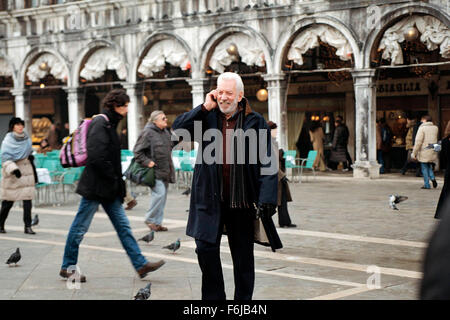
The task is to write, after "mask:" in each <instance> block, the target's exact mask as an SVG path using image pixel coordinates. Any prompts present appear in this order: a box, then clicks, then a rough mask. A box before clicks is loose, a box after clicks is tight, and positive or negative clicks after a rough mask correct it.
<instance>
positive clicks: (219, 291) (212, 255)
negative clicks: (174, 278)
mask: <svg viewBox="0 0 450 320" xmlns="http://www.w3.org/2000/svg"><path fill="white" fill-rule="evenodd" d="M224 225H225V228H226V234H227V236H228V245H229V247H230V251H231V258H232V259H233V273H234V287H235V289H234V300H251V299H252V296H253V288H254V285H255V259H254V256H253V241H254V220H253V218H252V217H251V215H250V214H249V213H248V212H246V211H244V210H236V209H233V210H231V209H228V208H223V207H222V217H221V223H220V227H219V236H218V237H217V240H216V242H215V243H209V242H206V241H202V240H198V239H196V240H195V243H196V245H197V249H196V250H195V252H196V253H197V258H198V263H199V265H200V269H201V270H202V300H225V299H226V296H225V285H224V281H223V273H222V263H221V261H220V240H221V238H222V230H223V226H224Z"/></svg>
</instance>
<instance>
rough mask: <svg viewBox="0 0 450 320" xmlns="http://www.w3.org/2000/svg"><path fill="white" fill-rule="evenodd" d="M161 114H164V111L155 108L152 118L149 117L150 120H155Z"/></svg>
mask: <svg viewBox="0 0 450 320" xmlns="http://www.w3.org/2000/svg"><path fill="white" fill-rule="evenodd" d="M160 114H164V111H161V110H155V111H153V112H152V113H151V115H150V118H148V122H155V121H156V119H157V118H158V116H159V115H160Z"/></svg>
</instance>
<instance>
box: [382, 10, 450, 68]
mask: <svg viewBox="0 0 450 320" xmlns="http://www.w3.org/2000/svg"><path fill="white" fill-rule="evenodd" d="M413 26H416V28H417V29H418V30H419V32H420V33H421V36H420V41H422V43H424V44H425V45H426V46H427V49H428V50H430V51H432V50H436V49H437V48H439V46H440V47H441V51H440V54H441V56H442V57H444V58H447V59H449V58H450V30H449V29H448V28H447V26H446V25H445V24H444V23H442V22H441V21H439V20H438V19H436V18H434V17H432V16H411V17H407V18H405V19H403V20H401V21H399V22H397V23H396V24H395V25H394V26H392V27H390V28H389V29H387V30H386V32H385V33H384V35H383V38H382V39H381V42H380V46H379V47H378V49H379V50H384V51H383V56H382V58H383V59H386V60H391V65H399V64H403V52H402V48H401V46H400V43H402V42H404V41H405V36H404V34H405V33H406V31H407V30H408V29H409V28H411V27H413Z"/></svg>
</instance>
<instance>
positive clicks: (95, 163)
mask: <svg viewBox="0 0 450 320" xmlns="http://www.w3.org/2000/svg"><path fill="white" fill-rule="evenodd" d="M129 101H130V98H129V97H128V95H127V94H126V91H125V90H123V89H114V90H112V91H110V92H109V93H108V94H107V95H106V96H105V98H104V99H103V102H102V107H103V112H102V114H103V115H105V116H106V118H107V119H108V120H106V119H105V117H104V116H97V117H95V118H94V119H93V120H92V122H91V123H90V125H89V130H88V135H87V152H88V158H87V164H86V167H85V169H84V170H83V173H82V175H81V179H80V182H79V183H78V187H77V190H76V192H77V193H78V194H80V195H81V201H80V205H79V207H78V212H77V214H76V216H75V219H74V221H73V223H72V225H71V227H70V230H69V234H68V235H67V240H66V246H65V249H64V257H63V263H62V266H61V270H60V273H59V275H60V276H61V277H63V278H68V277H70V275H71V273H70V272H69V271H68V269H69V267H73V266H75V265H76V264H77V260H78V250H79V246H80V243H81V241H82V240H83V236H84V234H85V233H86V232H87V231H88V229H89V226H90V224H91V221H92V218H93V217H94V214H95V212H96V211H97V209H98V206H99V205H100V204H101V205H102V207H103V209H104V210H105V212H106V214H107V215H108V217H109V219H110V220H111V222H112V224H113V226H114V229H115V230H116V232H117V235H118V236H119V239H120V242H121V243H122V246H123V247H124V249H125V251H126V253H127V255H128V257H129V258H130V260H131V263H132V264H133V267H134V268H135V270H136V272H137V273H138V275H139V277H140V278H143V277H145V276H146V275H147V274H148V273H149V272H152V271H155V270H157V269H159V268H160V267H161V266H162V265H163V264H164V263H165V262H164V261H163V260H160V261H157V262H155V263H151V262H148V261H147V259H146V258H145V257H144V256H143V255H142V253H141V250H140V249H139V246H138V244H137V242H136V239H135V238H134V237H133V233H132V232H131V227H130V222H129V221H128V218H127V216H126V214H125V211H124V209H123V206H122V202H123V198H124V197H125V182H124V181H123V179H122V168H121V157H120V141H119V136H118V135H117V131H116V129H117V124H118V123H119V121H120V120H122V119H123V117H125V115H126V114H127V112H128V103H129ZM79 277H80V280H81V282H85V281H86V277H85V276H84V275H79Z"/></svg>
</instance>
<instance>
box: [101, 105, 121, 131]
mask: <svg viewBox="0 0 450 320" xmlns="http://www.w3.org/2000/svg"><path fill="white" fill-rule="evenodd" d="M102 113H104V114H106V116H107V117H108V119H109V122H111V124H112V126H113V127H117V125H118V124H119V121H120V120H122V119H123V116H121V115H120V114H118V113H117V112H115V111H113V110H109V109H106V108H105V109H103V112H102Z"/></svg>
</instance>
